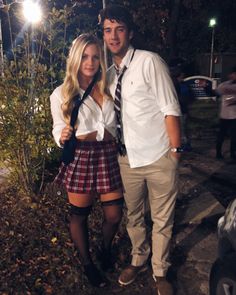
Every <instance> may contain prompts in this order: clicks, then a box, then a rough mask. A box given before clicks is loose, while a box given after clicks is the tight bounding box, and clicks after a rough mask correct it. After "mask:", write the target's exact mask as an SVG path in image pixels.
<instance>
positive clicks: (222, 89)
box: [216, 81, 236, 120]
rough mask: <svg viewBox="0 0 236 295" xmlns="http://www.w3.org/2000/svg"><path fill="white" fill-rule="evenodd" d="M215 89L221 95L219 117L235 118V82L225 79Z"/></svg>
mask: <svg viewBox="0 0 236 295" xmlns="http://www.w3.org/2000/svg"><path fill="white" fill-rule="evenodd" d="M216 91H217V92H218V93H219V94H220V95H221V107H220V118H221V119H226V120H234V119H236V83H233V82H232V81H225V82H223V83H221V84H220V85H219V86H218V88H217V90H216Z"/></svg>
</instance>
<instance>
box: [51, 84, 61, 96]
mask: <svg viewBox="0 0 236 295" xmlns="http://www.w3.org/2000/svg"><path fill="white" fill-rule="evenodd" d="M50 99H51V100H53V99H60V100H62V84H61V85H60V86H58V87H57V88H55V89H54V90H53V92H52V94H51V95H50Z"/></svg>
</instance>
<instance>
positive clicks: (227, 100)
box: [216, 66, 236, 161]
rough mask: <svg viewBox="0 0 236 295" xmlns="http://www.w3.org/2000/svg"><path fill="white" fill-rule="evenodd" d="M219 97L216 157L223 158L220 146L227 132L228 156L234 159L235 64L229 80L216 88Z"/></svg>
mask: <svg viewBox="0 0 236 295" xmlns="http://www.w3.org/2000/svg"><path fill="white" fill-rule="evenodd" d="M216 92H217V94H218V95H219V96H220V98H221V106H220V122H219V132H218V135H217V140H216V158H217V159H223V158H224V157H223V154H222V146H223V143H224V140H225V137H226V135H227V133H229V135H230V157H231V159H232V160H233V161H235V160H236V66H235V67H233V68H232V70H231V73H230V74H229V80H228V81H225V82H223V83H221V84H220V85H219V86H218V88H217V89H216Z"/></svg>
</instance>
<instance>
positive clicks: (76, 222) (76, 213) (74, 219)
mask: <svg viewBox="0 0 236 295" xmlns="http://www.w3.org/2000/svg"><path fill="white" fill-rule="evenodd" d="M90 211H91V206H90V207H85V208H80V207H76V206H73V205H71V217H70V233H71V238H72V240H73V242H74V245H75V247H76V248H77V249H78V250H79V254H80V259H81V263H82V264H89V263H91V256H90V253H89V233H88V215H89V213H90Z"/></svg>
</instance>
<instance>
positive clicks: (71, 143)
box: [61, 72, 99, 166]
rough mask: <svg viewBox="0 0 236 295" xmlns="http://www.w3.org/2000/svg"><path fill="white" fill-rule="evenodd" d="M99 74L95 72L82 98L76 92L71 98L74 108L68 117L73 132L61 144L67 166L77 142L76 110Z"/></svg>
mask: <svg viewBox="0 0 236 295" xmlns="http://www.w3.org/2000/svg"><path fill="white" fill-rule="evenodd" d="M98 75H99V72H97V73H96V74H95V76H94V78H93V80H92V82H91V83H90V84H89V86H88V88H87V89H86V90H85V92H84V95H83V96H82V98H80V95H79V94H77V95H76V96H75V97H74V98H73V100H74V108H73V110H72V112H71V118H70V125H71V127H72V128H73V132H72V135H71V137H70V139H69V140H67V141H66V142H65V144H64V146H63V150H62V158H61V159H62V162H63V163H64V164H65V165H66V166H67V165H69V164H70V163H71V162H72V161H73V160H74V156H75V150H76V146H77V144H78V141H77V138H76V136H75V129H74V126H75V122H76V120H77V117H78V112H79V107H80V106H81V104H82V103H83V102H84V100H85V99H86V97H88V95H89V94H90V92H91V91H92V88H93V86H94V85H95V83H96V82H97V77H98Z"/></svg>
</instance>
